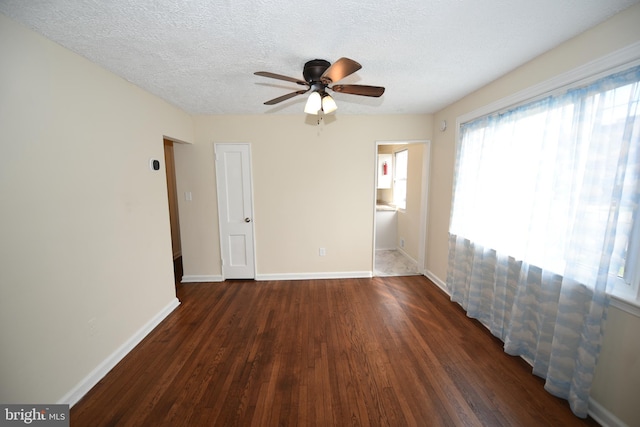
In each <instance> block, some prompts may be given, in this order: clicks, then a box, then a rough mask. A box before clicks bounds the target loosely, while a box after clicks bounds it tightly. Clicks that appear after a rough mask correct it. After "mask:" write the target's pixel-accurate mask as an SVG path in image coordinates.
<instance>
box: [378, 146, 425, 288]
mask: <svg viewBox="0 0 640 427" xmlns="http://www.w3.org/2000/svg"><path fill="white" fill-rule="evenodd" d="M375 150H376V172H375V187H376V188H375V194H376V204H375V210H374V253H373V274H374V276H406V275H417V274H424V260H425V248H426V224H427V222H426V219H427V196H428V187H429V185H428V184H429V182H428V178H429V154H430V144H429V141H379V142H377V143H376V146H375Z"/></svg>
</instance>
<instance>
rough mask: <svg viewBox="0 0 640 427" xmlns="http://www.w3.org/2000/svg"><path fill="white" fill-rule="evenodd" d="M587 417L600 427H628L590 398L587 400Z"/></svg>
mask: <svg viewBox="0 0 640 427" xmlns="http://www.w3.org/2000/svg"><path fill="white" fill-rule="evenodd" d="M589 416H590V417H591V418H593V419H594V420H596V421H597V422H598V424H600V425H601V426H602V427H628V426H627V424H625V423H624V422H623V421H622V420H621V419H620V418H618V417H616V416H615V415H613V414H612V413H611V412H609V410H607V409H606V408H605V407H604V406H602V405H601V404H599V403H598V402H597V401H595V400H594V399H593V398H592V397H590V398H589Z"/></svg>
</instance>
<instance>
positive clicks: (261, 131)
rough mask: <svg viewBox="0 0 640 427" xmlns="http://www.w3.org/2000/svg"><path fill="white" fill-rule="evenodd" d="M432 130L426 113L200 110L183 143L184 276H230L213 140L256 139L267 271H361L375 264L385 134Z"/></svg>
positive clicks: (261, 259)
mask: <svg viewBox="0 0 640 427" xmlns="http://www.w3.org/2000/svg"><path fill="white" fill-rule="evenodd" d="M430 134H431V118H430V116H426V115H415V116H412V115H396V116H335V117H332V118H328V119H327V122H326V123H324V122H321V124H320V125H317V124H316V123H315V122H313V121H310V120H308V118H307V119H305V116H304V115H296V116H285V115H277V116H269V115H262V116H201V117H197V118H196V144H194V145H193V146H185V147H177V148H176V162H177V164H176V168H177V170H178V175H179V177H178V191H179V193H181V194H182V193H184V192H185V191H191V192H192V195H193V200H192V201H191V202H187V201H185V200H184V197H181V198H180V221H181V230H182V250H183V259H184V274H185V275H186V276H207V275H219V274H221V268H220V253H219V252H220V251H219V236H218V223H217V204H216V191H215V170H214V154H213V143H214V142H249V143H251V150H252V160H253V183H254V189H253V190H254V209H255V230H256V236H255V237H256V239H255V240H256V259H257V265H256V269H257V274H258V276H260V275H278V274H310V273H337V272H343V273H354V272H371V271H372V259H373V256H372V254H373V218H374V203H375V200H374V199H375V188H374V179H375V172H376V165H375V147H376V145H375V144H376V141H380V140H385V141H388V140H409V139H428V138H429V136H430ZM320 247H324V248H326V251H327V255H326V256H324V257H320V256H318V248H320Z"/></svg>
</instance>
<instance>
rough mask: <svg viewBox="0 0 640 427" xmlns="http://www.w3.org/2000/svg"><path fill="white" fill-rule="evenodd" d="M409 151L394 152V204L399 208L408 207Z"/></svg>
mask: <svg viewBox="0 0 640 427" xmlns="http://www.w3.org/2000/svg"><path fill="white" fill-rule="evenodd" d="M408 161H409V151H408V150H402V151H396V152H395V153H394V164H395V165H394V170H395V172H394V177H393V204H394V205H396V206H397V207H398V208H399V209H406V208H407V164H408Z"/></svg>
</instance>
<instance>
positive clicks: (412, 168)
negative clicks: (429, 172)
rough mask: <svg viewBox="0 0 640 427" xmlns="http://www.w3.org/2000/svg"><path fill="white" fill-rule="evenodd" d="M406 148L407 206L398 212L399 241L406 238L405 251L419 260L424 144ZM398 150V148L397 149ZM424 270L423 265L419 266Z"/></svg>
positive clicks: (398, 245)
mask: <svg viewBox="0 0 640 427" xmlns="http://www.w3.org/2000/svg"><path fill="white" fill-rule="evenodd" d="M404 148H406V149H407V150H409V153H408V162H407V208H406V209H405V210H404V211H399V212H398V242H397V244H396V246H397V247H401V246H400V240H402V239H404V248H403V250H404V252H406V254H407V255H409V256H410V257H411V258H413V259H414V260H416V261H418V255H419V246H420V223H421V220H422V218H421V216H420V215H421V212H420V208H421V203H422V191H423V182H422V168H423V160H424V150H425V145H424V144H417V143H416V144H409V145H406V146H405V147H404ZM396 150H398V149H396ZM419 269H420V271H422V269H423V266H419Z"/></svg>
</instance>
